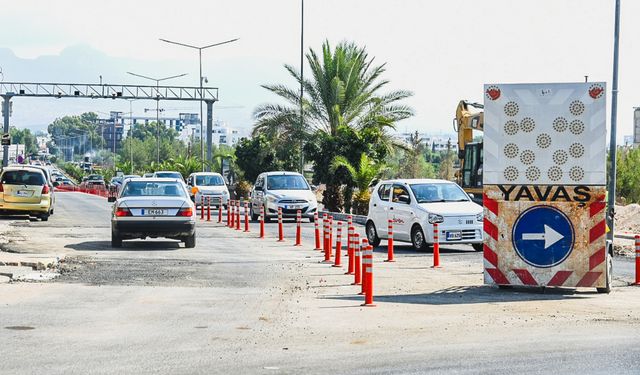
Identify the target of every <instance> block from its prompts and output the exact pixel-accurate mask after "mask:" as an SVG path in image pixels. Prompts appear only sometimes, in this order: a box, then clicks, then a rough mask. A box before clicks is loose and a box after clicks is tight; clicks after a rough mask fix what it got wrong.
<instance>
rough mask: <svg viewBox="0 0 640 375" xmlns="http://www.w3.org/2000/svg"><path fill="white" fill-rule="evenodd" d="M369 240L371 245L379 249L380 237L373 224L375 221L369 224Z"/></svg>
mask: <svg viewBox="0 0 640 375" xmlns="http://www.w3.org/2000/svg"><path fill="white" fill-rule="evenodd" d="M366 229H367V240H368V241H369V245H371V246H373V247H378V245H380V237H378V232H377V231H376V226H375V224H373V221H369V222H367V228H366Z"/></svg>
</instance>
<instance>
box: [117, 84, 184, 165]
mask: <svg viewBox="0 0 640 375" xmlns="http://www.w3.org/2000/svg"><path fill="white" fill-rule="evenodd" d="M127 74H131V75H132V76H136V77H140V78H145V79H149V80H152V81H156V143H157V145H156V148H157V155H156V163H158V164H160V91H159V90H160V81H166V80H168V79H173V78H180V77H184V76H186V75H187V74H188V73H182V74H178V75H175V76H170V77H164V78H152V77H147V76H143V75H142V74H136V73H131V72H127Z"/></svg>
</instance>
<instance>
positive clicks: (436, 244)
mask: <svg viewBox="0 0 640 375" xmlns="http://www.w3.org/2000/svg"><path fill="white" fill-rule="evenodd" d="M438 267H440V236H439V235H438V223H433V268H438Z"/></svg>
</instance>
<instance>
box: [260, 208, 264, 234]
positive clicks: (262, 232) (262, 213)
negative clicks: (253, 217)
mask: <svg viewBox="0 0 640 375" xmlns="http://www.w3.org/2000/svg"><path fill="white" fill-rule="evenodd" d="M260 238H264V205H260Z"/></svg>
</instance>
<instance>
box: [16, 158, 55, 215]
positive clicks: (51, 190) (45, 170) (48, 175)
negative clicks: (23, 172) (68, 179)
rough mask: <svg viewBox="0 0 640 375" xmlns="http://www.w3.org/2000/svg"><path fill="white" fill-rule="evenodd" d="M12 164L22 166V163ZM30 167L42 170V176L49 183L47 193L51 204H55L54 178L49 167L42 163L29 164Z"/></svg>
mask: <svg viewBox="0 0 640 375" xmlns="http://www.w3.org/2000/svg"><path fill="white" fill-rule="evenodd" d="M14 166H16V167H19V166H22V164H15V165H14ZM29 166H30V167H32V168H37V169H39V170H41V171H42V173H44V177H45V180H46V181H47V184H48V185H49V195H50V196H51V206H55V204H56V194H55V186H56V183H55V179H54V178H53V176H52V175H51V169H50V168H49V167H46V166H44V165H29ZM50 214H51V215H53V210H51V212H50Z"/></svg>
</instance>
